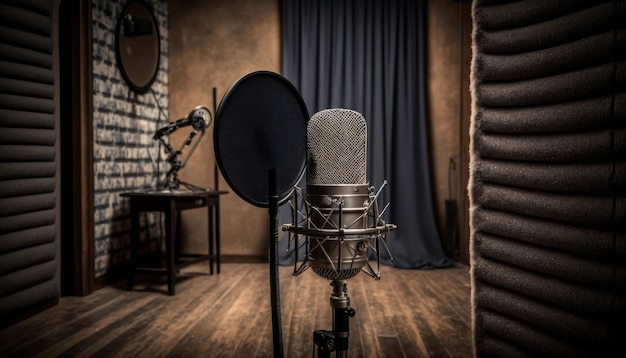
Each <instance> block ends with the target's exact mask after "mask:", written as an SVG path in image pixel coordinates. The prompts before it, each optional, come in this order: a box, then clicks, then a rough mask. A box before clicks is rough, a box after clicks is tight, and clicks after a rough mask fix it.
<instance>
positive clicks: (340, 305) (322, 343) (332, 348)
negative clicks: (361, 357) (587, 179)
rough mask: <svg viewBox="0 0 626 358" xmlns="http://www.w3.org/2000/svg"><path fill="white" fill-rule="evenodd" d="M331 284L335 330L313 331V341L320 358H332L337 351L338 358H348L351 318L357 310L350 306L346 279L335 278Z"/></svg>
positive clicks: (331, 302) (331, 304)
mask: <svg viewBox="0 0 626 358" xmlns="http://www.w3.org/2000/svg"><path fill="white" fill-rule="evenodd" d="M330 284H331V286H333V293H332V294H331V295H330V306H331V308H332V313H333V330H332V331H324V330H317V331H315V332H313V342H314V343H315V345H316V346H317V356H318V358H330V352H336V353H335V357H337V358H339V357H342V358H346V357H348V336H349V331H350V323H349V319H350V317H354V314H355V311H354V309H353V308H352V307H350V299H349V298H348V294H347V292H346V282H345V280H333V281H332V282H331V283H330Z"/></svg>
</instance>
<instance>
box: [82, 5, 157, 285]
mask: <svg viewBox="0 0 626 358" xmlns="http://www.w3.org/2000/svg"><path fill="white" fill-rule="evenodd" d="M125 3H126V1H125V0H118V1H111V0H92V20H93V22H92V31H93V120H94V125H93V127H94V133H93V139H94V148H93V149H94V196H95V197H94V209H95V212H94V215H95V217H94V226H95V228H94V230H95V232H94V238H95V272H96V277H98V276H102V275H104V274H106V273H107V272H109V271H111V270H114V269H115V268H116V267H122V264H124V263H126V262H127V261H128V259H129V258H130V216H129V211H128V203H127V201H126V200H125V199H122V198H120V196H119V194H120V193H122V192H125V191H132V190H139V189H155V188H156V187H157V184H158V182H159V181H160V180H162V178H163V173H164V172H166V171H167V169H168V168H167V164H166V163H165V162H164V160H163V154H162V150H161V151H160V150H159V145H158V142H157V141H155V140H153V139H152V136H153V134H154V132H155V130H156V129H157V128H159V127H162V126H163V125H165V124H166V123H167V122H169V119H168V118H166V115H167V113H168V96H169V93H168V77H167V74H168V56H167V55H168V23H167V1H166V0H148V3H149V4H151V5H152V6H153V8H154V13H155V16H156V18H157V21H158V23H159V32H160V36H161V55H160V56H161V57H160V65H159V71H158V74H157V77H156V80H155V81H154V83H153V84H152V87H151V90H150V91H148V92H147V93H146V94H141V95H138V94H136V93H134V92H132V91H131V90H130V88H129V87H128V85H127V84H126V82H124V80H123V79H122V76H121V74H120V71H119V70H118V68H117V62H116V58H115V27H116V22H117V17H118V16H119V13H120V12H121V10H122V7H123V6H124V4H125ZM159 106H160V107H161V108H162V109H163V112H162V113H161V111H160V110H159ZM160 222H161V217H160V216H159V215H158V214H147V215H145V216H142V218H141V223H142V227H143V229H142V230H141V236H142V238H141V240H142V243H143V244H142V248H141V249H142V250H147V249H154V248H155V247H156V245H157V241H156V238H158V237H159V232H158V230H159V227H160V226H161V225H160Z"/></svg>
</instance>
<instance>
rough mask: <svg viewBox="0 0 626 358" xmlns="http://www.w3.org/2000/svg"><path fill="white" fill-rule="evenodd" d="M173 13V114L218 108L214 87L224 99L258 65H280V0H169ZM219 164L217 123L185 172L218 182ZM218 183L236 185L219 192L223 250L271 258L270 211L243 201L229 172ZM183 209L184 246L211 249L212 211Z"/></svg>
mask: <svg viewBox="0 0 626 358" xmlns="http://www.w3.org/2000/svg"><path fill="white" fill-rule="evenodd" d="M169 14H170V32H169V41H170V67H169V71H170V72H169V78H170V83H169V89H170V113H171V115H172V117H182V116H186V115H187V114H188V113H189V111H190V110H191V109H192V108H193V107H195V106H196V105H205V106H207V107H208V108H210V109H211V110H212V106H213V100H212V89H213V87H215V88H216V89H217V102H218V103H219V101H220V100H221V98H222V96H223V95H224V93H225V92H226V90H227V89H228V87H229V86H230V85H231V84H232V83H233V82H234V81H236V80H237V79H238V78H239V77H241V76H243V75H245V74H247V73H249V72H253V71H257V70H270V71H274V72H279V71H280V19H279V6H278V0H260V1H250V0H232V1H226V0H216V1H210V2H208V1H200V0H192V1H171V2H170V4H169ZM213 114H214V113H213ZM214 115H215V114H214ZM180 132H182V131H180ZM174 134H175V135H173V136H171V137H172V141H174V142H176V143H180V142H181V140H183V139H184V136H186V133H180V135H179V133H178V132H177V133H174ZM279 139H280V138H277V140H279ZM214 168H215V154H214V150H213V125H211V127H210V128H209V129H208V131H207V134H206V135H205V136H204V138H203V139H202V141H201V142H200V145H199V147H198V149H197V150H196V152H194V154H193V156H192V157H191V158H190V160H189V163H188V164H187V167H186V168H184V169H183V170H181V172H180V177H181V180H184V181H187V182H190V183H192V184H195V185H200V186H202V187H208V188H212V187H215V182H214ZM219 188H220V189H224V190H229V191H230V193H229V194H227V195H225V196H223V197H222V198H221V211H220V214H221V224H222V226H221V237H222V250H221V252H222V254H223V255H227V256H229V255H244V256H257V257H258V256H262V257H266V256H267V247H268V244H267V240H268V239H267V227H268V221H267V217H268V216H267V215H268V214H267V210H266V209H261V208H257V207H254V206H252V205H250V204H248V203H246V202H245V201H243V200H242V199H240V198H239V197H238V196H237V195H236V194H235V193H234V192H233V191H232V190H231V189H230V188H229V187H228V185H227V184H226V182H225V181H224V180H223V178H220V182H219ZM182 215H183V216H182V235H183V249H184V250H187V251H193V252H202V251H203V250H204V251H206V250H207V244H206V210H203V209H198V210H189V211H186V212H184V213H183V214H182Z"/></svg>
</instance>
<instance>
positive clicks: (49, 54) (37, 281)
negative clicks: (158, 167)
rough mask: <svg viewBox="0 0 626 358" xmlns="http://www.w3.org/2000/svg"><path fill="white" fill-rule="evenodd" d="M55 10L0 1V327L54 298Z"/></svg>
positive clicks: (39, 3)
mask: <svg viewBox="0 0 626 358" xmlns="http://www.w3.org/2000/svg"><path fill="white" fill-rule="evenodd" d="M53 10H54V9H53V1H50V0H27V1H11V0H4V1H2V2H1V3H0V24H2V25H1V26H0V59H2V60H1V61H0V322H1V324H0V326H4V325H6V324H10V323H11V322H12V321H13V320H15V319H17V318H19V317H21V316H24V315H27V314H29V313H31V312H33V311H36V310H37V309H40V308H39V307H42V306H48V305H50V304H52V303H54V302H56V301H57V300H58V296H59V288H58V287H57V282H58V280H56V279H55V275H56V273H57V267H58V264H59V262H58V260H57V258H56V253H57V236H58V226H57V222H56V218H57V211H58V210H59V206H58V202H57V198H58V195H59V193H58V192H57V191H56V187H57V166H58V163H57V158H56V153H57V146H58V140H57V137H56V136H57V134H56V130H55V127H56V111H57V108H56V104H55V97H56V94H55V71H56V69H55V68H54V63H55V61H54V58H53V53H54V52H53V44H54V35H53V34H54V32H55V31H54V29H53V20H52V18H53Z"/></svg>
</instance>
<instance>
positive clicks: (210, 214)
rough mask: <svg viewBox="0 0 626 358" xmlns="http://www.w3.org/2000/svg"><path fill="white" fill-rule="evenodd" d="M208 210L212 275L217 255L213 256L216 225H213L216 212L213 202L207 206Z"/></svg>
mask: <svg viewBox="0 0 626 358" xmlns="http://www.w3.org/2000/svg"><path fill="white" fill-rule="evenodd" d="M207 211H208V221H207V222H208V225H209V230H208V233H207V234H208V236H209V237H208V240H209V242H208V243H209V273H210V274H211V275H212V274H213V260H214V259H215V256H213V240H214V238H215V235H214V226H213V220H215V213H214V212H213V206H212V205H211V204H209V206H208V207H207Z"/></svg>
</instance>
